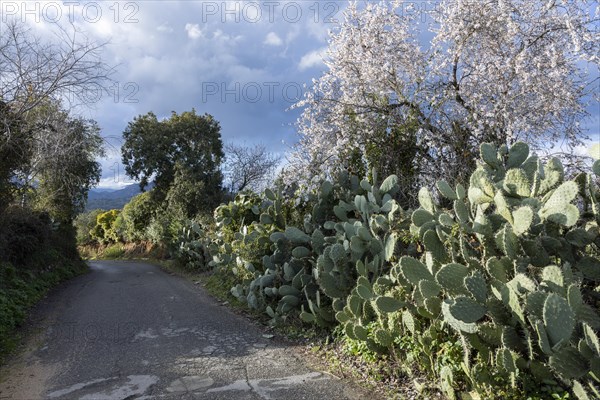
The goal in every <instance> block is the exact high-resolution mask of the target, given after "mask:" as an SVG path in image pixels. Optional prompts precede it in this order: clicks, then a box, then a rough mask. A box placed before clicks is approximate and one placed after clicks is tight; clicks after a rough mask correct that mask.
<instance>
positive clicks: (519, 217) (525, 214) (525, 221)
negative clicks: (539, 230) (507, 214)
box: [513, 206, 533, 236]
mask: <svg viewBox="0 0 600 400" xmlns="http://www.w3.org/2000/svg"><path fill="white" fill-rule="evenodd" d="M532 223H533V210H532V209H531V207H528V206H524V207H519V208H517V209H516V210H515V211H514V212H513V232H514V233H515V235H517V236H521V235H522V234H524V233H525V232H527V231H529V229H530V228H531V224H532Z"/></svg>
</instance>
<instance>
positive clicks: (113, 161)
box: [0, 0, 347, 187]
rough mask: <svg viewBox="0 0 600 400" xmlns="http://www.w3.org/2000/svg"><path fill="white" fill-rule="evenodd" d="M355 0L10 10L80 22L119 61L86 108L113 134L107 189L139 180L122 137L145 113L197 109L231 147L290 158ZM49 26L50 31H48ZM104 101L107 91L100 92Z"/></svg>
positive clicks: (5, 4)
mask: <svg viewBox="0 0 600 400" xmlns="http://www.w3.org/2000/svg"><path fill="white" fill-rule="evenodd" d="M346 4H347V2H346V1H326V2H323V1H321V2H318V1H316V0H315V1H264V2H262V1H261V2H254V1H244V2H235V1H148V0H143V1H120V2H113V1H110V2H109V1H106V2H77V1H72V2H64V3H63V2H59V1H56V2H53V1H47V2H33V1H32V2H26V3H25V2H21V1H18V2H16V1H15V2H10V1H8V0H7V1H4V0H3V1H2V2H1V4H0V6H1V8H2V12H3V13H4V15H5V17H6V16H8V15H10V14H13V15H14V16H16V17H20V18H22V19H23V20H25V21H26V22H27V23H28V24H30V25H32V26H34V27H35V29H37V30H38V31H40V32H41V33H42V34H47V31H46V29H47V25H49V24H50V25H51V23H53V22H55V21H60V22H63V23H68V22H69V21H70V20H72V21H73V22H74V24H75V25H76V26H77V28H78V29H80V30H81V31H82V32H84V33H85V34H86V35H87V36H88V37H89V38H91V39H93V40H96V41H98V42H103V41H108V42H109V43H108V44H107V45H106V47H105V49H104V54H103V58H104V60H105V61H106V62H107V63H108V64H111V65H117V69H116V73H115V74H114V75H113V79H114V80H115V84H114V85H112V86H111V87H109V88H108V91H107V92H103V93H102V94H101V95H100V96H99V98H98V99H94V100H93V101H91V106H92V107H91V108H89V109H85V110H81V111H80V112H81V113H83V114H84V115H86V116H89V117H91V118H93V119H95V120H97V121H98V122H99V124H100V126H101V127H102V131H103V136H104V137H106V138H108V142H109V146H108V150H109V156H108V157H107V159H105V160H103V180H102V182H101V186H104V187H108V186H113V187H114V186H120V185H123V184H126V183H131V182H129V180H128V178H127V177H126V176H125V174H124V172H123V170H122V166H120V165H119V159H120V152H119V147H120V144H121V140H120V136H121V133H122V132H123V130H124V129H125V127H126V125H127V123H128V122H129V121H131V120H132V119H133V118H134V117H135V116H137V115H140V114H145V113H147V112H149V111H153V112H154V113H155V114H157V115H158V116H159V118H160V117H168V116H169V115H170V113H171V112H172V111H176V112H183V111H187V110H191V109H192V108H195V109H196V111H197V112H199V113H205V112H206V113H210V114H212V115H213V116H214V117H215V118H216V119H217V120H218V121H220V123H221V128H222V132H221V133H222V137H223V141H224V142H235V143H237V144H245V145H253V144H264V145H266V146H267V147H268V148H269V150H270V151H272V152H275V153H279V154H284V153H285V151H286V149H287V148H289V146H290V145H291V144H292V143H294V142H295V141H296V134H295V133H294V128H293V126H292V124H293V122H294V121H295V120H296V118H297V116H298V111H290V110H288V108H289V107H290V106H291V105H292V104H293V103H294V102H295V101H296V100H297V99H298V98H299V97H300V96H301V95H302V92H303V90H305V88H304V85H305V84H308V85H310V82H311V79H312V78H314V77H318V76H319V75H320V74H321V72H322V70H323V67H324V66H323V63H322V56H321V53H322V52H323V51H324V49H325V46H326V43H327V37H328V30H329V29H331V28H332V26H333V24H334V22H335V19H336V18H340V17H341V16H342V10H343V8H344V7H345V5H346ZM44 25H46V27H45V26H44ZM90 96H92V97H93V96H96V97H98V96H97V95H90Z"/></svg>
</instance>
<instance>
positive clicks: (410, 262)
mask: <svg viewBox="0 0 600 400" xmlns="http://www.w3.org/2000/svg"><path fill="white" fill-rule="evenodd" d="M400 271H401V272H402V275H404V277H405V278H406V280H407V281H409V282H410V283H412V284H413V285H415V286H416V285H418V284H419V281H421V280H422V279H426V280H433V275H432V274H431V272H430V271H429V270H428V269H427V267H426V266H425V264H423V263H422V262H421V261H419V260H417V259H416V258H413V257H408V256H405V257H402V258H401V259H400Z"/></svg>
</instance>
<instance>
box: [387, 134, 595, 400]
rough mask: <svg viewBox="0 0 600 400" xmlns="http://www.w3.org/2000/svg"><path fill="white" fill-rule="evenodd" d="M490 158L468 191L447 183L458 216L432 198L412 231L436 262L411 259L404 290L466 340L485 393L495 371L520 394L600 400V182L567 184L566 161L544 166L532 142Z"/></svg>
mask: <svg viewBox="0 0 600 400" xmlns="http://www.w3.org/2000/svg"><path fill="white" fill-rule="evenodd" d="M481 158H482V160H483V161H482V162H481V163H480V164H479V166H478V168H477V170H476V171H475V172H474V173H473V174H472V175H471V178H470V182H469V188H468V190H467V189H465V188H464V187H463V186H461V185H457V186H456V187H452V186H450V185H449V184H448V183H446V182H443V181H441V182H438V184H437V191H438V193H439V195H440V196H442V197H444V198H445V199H447V200H449V201H452V202H453V209H452V210H444V209H441V208H440V207H438V206H437V204H436V202H435V201H434V198H433V196H432V193H431V192H430V191H429V190H428V189H426V188H424V189H422V190H421V192H420V193H419V202H420V205H421V207H420V208H419V209H417V210H415V211H414V213H413V215H412V222H413V223H412V225H411V228H410V229H411V232H413V233H414V234H416V235H418V236H419V239H420V240H421V242H422V243H423V244H424V246H425V250H426V253H425V256H424V257H422V258H421V259H416V258H412V257H403V258H402V259H401V260H400V263H399V266H398V268H397V270H396V272H397V273H398V274H399V276H398V279H399V280H401V281H407V282H408V283H409V285H410V287H411V288H412V297H413V304H414V305H415V306H416V308H417V309H416V312H417V313H418V314H419V315H423V316H426V317H428V318H431V319H432V320H437V319H442V320H443V321H444V323H446V324H447V325H448V326H450V327H451V328H452V329H453V330H455V331H456V333H457V334H458V335H459V336H460V338H461V341H462V343H463V347H464V361H463V364H462V368H463V370H464V372H465V374H466V376H467V377H468V379H469V380H470V381H471V383H472V386H473V387H477V386H481V384H482V382H485V381H486V379H489V373H488V371H489V370H494V369H495V370H497V371H500V372H501V373H502V374H504V375H505V376H506V377H507V379H509V380H510V381H511V382H512V383H513V384H514V385H516V384H517V382H519V381H523V380H524V379H533V380H535V381H536V382H538V383H539V385H544V384H555V383H559V384H561V385H563V386H567V387H571V388H572V391H573V392H574V394H575V395H576V396H577V397H578V398H580V399H588V398H598V397H600V393H599V389H598V384H599V383H600V347H599V346H598V343H599V341H598V329H599V328H600V316H599V315H598V308H599V305H600V286H599V285H600V259H599V257H598V256H599V254H600V253H599V248H600V231H599V229H598V222H599V221H600V214H599V213H598V200H599V194H598V188H597V186H596V185H595V183H594V180H595V179H594V177H593V176H592V175H587V174H581V175H579V176H577V177H575V178H574V179H573V180H566V179H565V172H564V170H563V167H562V165H561V163H560V161H559V160H558V159H550V160H548V161H546V162H542V161H541V160H540V159H539V158H538V157H536V156H530V155H529V148H528V146H527V145H526V144H524V143H516V144H515V145H514V146H512V147H511V148H510V149H508V148H507V147H506V146H501V147H500V148H496V147H494V146H493V145H491V144H483V145H482V146H481ZM599 166H600V164H599V162H598V161H596V162H595V164H594V166H593V171H594V173H595V174H596V177H597V173H598V172H599V170H598V169H599ZM474 360H477V364H475V363H474V362H473V361H474ZM482 364H483V365H485V366H486V367H487V368H486V369H483V368H481V367H482Z"/></svg>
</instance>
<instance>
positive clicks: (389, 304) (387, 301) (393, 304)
mask: <svg viewBox="0 0 600 400" xmlns="http://www.w3.org/2000/svg"><path fill="white" fill-rule="evenodd" d="M375 306H376V307H377V309H378V310H379V311H381V312H384V313H391V312H396V311H398V310H400V309H401V308H403V307H405V306H406V303H404V302H402V301H400V300H397V299H394V298H393V297H388V296H379V297H377V298H376V299H375Z"/></svg>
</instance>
